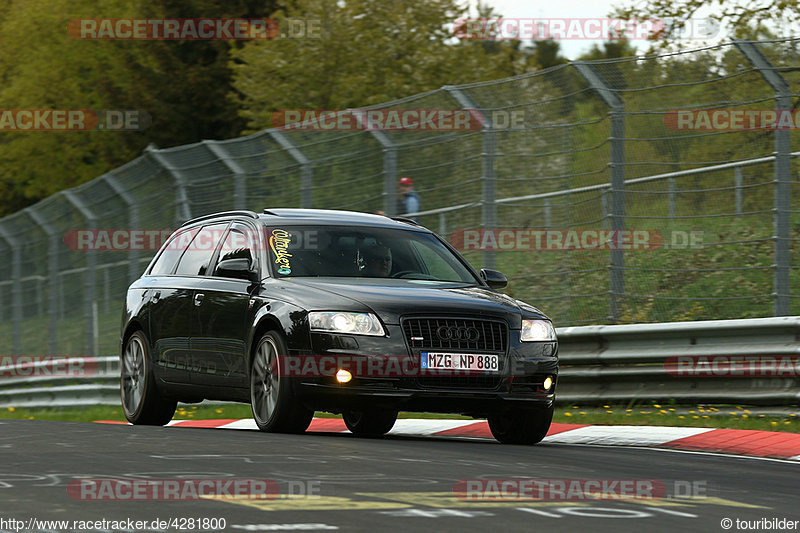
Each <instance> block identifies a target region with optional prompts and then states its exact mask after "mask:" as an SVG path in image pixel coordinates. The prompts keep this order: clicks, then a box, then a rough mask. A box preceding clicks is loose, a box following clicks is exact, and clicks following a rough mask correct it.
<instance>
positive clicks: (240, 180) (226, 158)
mask: <svg viewBox="0 0 800 533" xmlns="http://www.w3.org/2000/svg"><path fill="white" fill-rule="evenodd" d="M203 146H205V147H206V149H208V151H209V152H211V153H212V154H214V156H215V157H216V158H217V159H219V160H220V161H222V163H223V164H224V165H225V166H226V167H228V169H229V170H230V171H231V172H233V182H234V183H233V204H234V208H236V209H246V207H245V206H246V205H247V183H246V182H245V175H246V174H247V172H245V170H244V169H243V168H242V166H241V165H240V164H239V163H238V162H237V161H236V160H235V159H231V154H230V152H228V150H226V149H225V146H224V144H223V143H220V142H219V141H208V140H206V141H203Z"/></svg>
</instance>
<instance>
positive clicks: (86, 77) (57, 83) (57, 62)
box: [0, 0, 274, 215]
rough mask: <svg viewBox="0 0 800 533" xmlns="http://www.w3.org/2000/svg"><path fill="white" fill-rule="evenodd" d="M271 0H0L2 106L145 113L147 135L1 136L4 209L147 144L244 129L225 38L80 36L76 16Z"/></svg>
mask: <svg viewBox="0 0 800 533" xmlns="http://www.w3.org/2000/svg"><path fill="white" fill-rule="evenodd" d="M273 8H274V0H267V1H263V0H259V1H258V2H256V1H254V0H234V1H224V0H198V1H196V2H193V3H192V5H191V6H188V5H185V4H181V3H176V2H172V1H170V0H133V1H127V0H107V1H105V2H103V3H101V4H98V3H97V2H95V1H93V0H5V1H3V2H0V80H1V81H2V85H0V105H1V106H2V108H3V109H139V110H142V111H145V112H147V113H149V114H150V115H151V117H152V119H153V124H152V126H151V127H150V128H149V129H147V130H145V131H142V132H126V133H122V132H114V133H112V132H105V131H92V132H58V133H45V132H5V133H2V134H0V198H2V200H0V215H3V214H7V213H10V212H13V211H16V210H18V209H20V208H22V207H25V206H27V205H30V204H31V203H34V202H36V201H38V200H40V199H42V198H44V197H47V196H49V195H51V194H53V193H55V192H57V191H59V190H62V189H65V188H68V187H72V186H75V185H77V184H79V183H82V182H84V181H87V180H90V179H92V178H94V177H96V176H98V175H100V174H102V173H104V172H107V171H109V170H111V169H113V168H115V167H117V166H119V165H121V164H123V163H126V162H127V161H129V160H130V159H132V158H134V157H135V156H137V155H138V154H139V153H141V151H142V149H143V148H144V147H145V146H146V145H147V144H148V143H150V142H154V143H156V144H157V145H159V146H172V145H179V144H185V143H189V142H194V141H198V140H201V139H203V138H227V137H233V136H236V135H238V134H239V133H240V132H241V130H242V128H243V126H244V121H243V120H242V119H241V118H239V117H237V115H236V109H235V104H233V103H232V102H231V101H229V100H228V99H227V98H226V96H227V94H228V92H230V90H231V85H230V76H231V73H230V70H229V67H228V63H229V51H230V49H231V48H232V47H235V46H237V44H236V43H229V42H224V41H193V42H191V41H187V42H181V41H112V40H98V41H92V40H80V39H74V38H71V37H70V36H69V35H68V34H67V23H68V22H69V21H70V20H71V19H79V18H188V17H201V16H202V17H263V16H265V15H266V14H268V13H270V12H271V11H272V9H273Z"/></svg>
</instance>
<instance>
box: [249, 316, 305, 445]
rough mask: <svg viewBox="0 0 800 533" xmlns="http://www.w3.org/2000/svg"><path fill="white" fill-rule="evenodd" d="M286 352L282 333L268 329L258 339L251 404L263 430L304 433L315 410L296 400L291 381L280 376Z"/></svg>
mask: <svg viewBox="0 0 800 533" xmlns="http://www.w3.org/2000/svg"><path fill="white" fill-rule="evenodd" d="M287 352H288V350H287V349H286V343H285V342H284V340H283V336H282V335H281V334H280V333H278V332H277V331H269V332H267V333H265V334H264V336H263V337H261V340H259V341H258V344H257V345H256V351H255V353H254V354H253V361H252V362H251V364H250V407H251V408H252V410H253V418H254V419H255V421H256V425H257V426H258V429H260V430H261V431H266V432H271V433H303V432H304V431H305V430H306V429H308V426H309V424H311V419H312V418H313V417H314V411H311V410H309V409H306V408H305V407H303V406H302V405H300V404H299V403H297V401H296V399H295V394H294V390H293V384H292V382H291V380H290V379H289V378H287V377H286V376H282V375H281V374H282V371H281V364H282V363H283V361H282V360H281V356H282V355H285V354H286V353H287Z"/></svg>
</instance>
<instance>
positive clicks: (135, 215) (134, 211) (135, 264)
mask: <svg viewBox="0 0 800 533" xmlns="http://www.w3.org/2000/svg"><path fill="white" fill-rule="evenodd" d="M101 178H102V179H104V180H105V181H106V183H108V186H109V187H111V189H112V190H113V191H114V192H115V193H117V196H119V197H120V198H122V201H123V202H125V205H126V206H127V207H128V226H130V227H129V228H128V230H129V231H133V230H137V229H143V228H140V227H139V205H138V204H137V203H136V200H135V199H134V198H133V196H131V194H130V193H129V192H128V190H127V189H126V188H125V187H123V186H122V184H121V183H120V182H119V180H118V179H117V178H116V177H115V176H113V175H111V174H103V176H101ZM154 253H155V252H154ZM140 274H141V272H140V271H139V250H137V249H136V248H135V247H134V246H131V249H130V250H128V283H133V282H134V280H136V279H137V278H138V277H139V275H140Z"/></svg>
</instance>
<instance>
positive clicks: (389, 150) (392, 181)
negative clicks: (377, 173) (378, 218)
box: [349, 109, 405, 217]
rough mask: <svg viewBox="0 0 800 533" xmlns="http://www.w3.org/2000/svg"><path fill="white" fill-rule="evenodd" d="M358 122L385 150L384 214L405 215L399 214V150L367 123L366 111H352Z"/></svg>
mask: <svg viewBox="0 0 800 533" xmlns="http://www.w3.org/2000/svg"><path fill="white" fill-rule="evenodd" d="M349 111H350V112H351V113H353V116H355V117H356V120H357V121H358V127H359V128H363V129H365V130H367V131H368V132H369V134H370V135H372V136H373V137H375V140H376V141H378V143H380V145H381V147H382V148H383V212H384V213H386V216H387V217H395V216H400V215H405V213H398V212H397V148H396V147H395V144H394V143H393V142H392V140H391V139H390V138H389V136H388V135H386V133H384V132H383V131H381V130H378V129H373V128H371V127H370V125H369V124H367V123H366V118H365V117H364V111H363V110H361V109H350V110H349Z"/></svg>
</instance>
